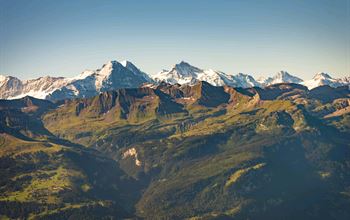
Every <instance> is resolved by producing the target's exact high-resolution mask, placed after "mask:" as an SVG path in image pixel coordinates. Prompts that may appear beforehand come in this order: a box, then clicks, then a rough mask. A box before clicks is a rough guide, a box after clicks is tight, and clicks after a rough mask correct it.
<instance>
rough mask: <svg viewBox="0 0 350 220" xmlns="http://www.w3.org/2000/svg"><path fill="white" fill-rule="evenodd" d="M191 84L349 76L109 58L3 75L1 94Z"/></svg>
mask: <svg viewBox="0 0 350 220" xmlns="http://www.w3.org/2000/svg"><path fill="white" fill-rule="evenodd" d="M163 81H164V82H166V83H170V84H189V85H192V84H194V83H196V82H197V81H206V82H208V83H210V84H211V85H214V86H224V85H227V86H231V87H242V88H249V87H261V88H264V87H266V86H269V85H272V84H276V83H297V84H302V85H305V86H306V87H308V88H309V89H312V88H315V87H318V86H321V85H329V86H331V87H339V86H343V85H349V84H350V77H345V78H343V79H334V78H332V77H331V76H330V75H329V74H326V73H318V74H316V75H315V76H314V77H313V78H312V79H311V80H307V81H303V80H302V79H300V78H298V77H295V76H293V75H291V74H289V73H288V72H285V71H281V72H278V73H277V74H276V75H274V76H273V77H267V78H260V79H258V80H255V79H254V77H253V76H251V75H248V74H243V73H239V74H236V75H232V74H226V73H223V72H221V71H215V70H212V69H209V70H203V69H200V68H198V67H194V66H192V65H190V64H189V63H186V62H184V61H182V62H180V63H179V64H176V65H174V66H173V67H172V68H171V70H163V71H161V72H159V73H157V74H153V75H151V74H147V73H145V72H143V71H141V70H140V69H139V68H137V67H136V66H135V65H134V64H132V63H131V62H129V61H122V62H117V61H109V62H107V63H106V64H104V65H103V66H102V67H101V68H100V69H97V70H86V71H84V72H82V73H81V74H79V75H78V76H76V77H72V78H64V77H50V76H45V77H40V78H38V79H31V80H20V79H18V78H16V77H13V76H2V75H1V76H0V98H1V99H16V98H21V97H24V96H32V97H35V98H40V99H48V100H63V99H67V98H84V97H92V96H95V95H97V94H99V93H101V92H104V91H109V90H115V89H119V88H137V87H139V86H141V85H143V84H155V85H157V84H159V83H160V82H163Z"/></svg>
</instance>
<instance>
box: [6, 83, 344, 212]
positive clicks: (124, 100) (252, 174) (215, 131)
mask: <svg viewBox="0 0 350 220" xmlns="http://www.w3.org/2000/svg"><path fill="white" fill-rule="evenodd" d="M15 102H16V103H15ZM18 102H20V101H18V100H17V101H15V100H14V101H6V102H0V111H1V117H0V119H1V120H0V132H1V136H0V166H1V167H0V172H1V174H2V175H1V176H2V177H3V178H2V180H1V182H0V192H1V197H0V203H1V205H0V215H2V216H3V217H4V218H5V217H8V218H34V219H35V218H39V219H40V218H49V219H54V218H57V219H62V218H72V219H77V218H98V219H100V218H115V219H120V218H144V219H350V211H348V207H349V206H350V171H349V170H350V169H349V168H350V142H349V137H350V113H349V110H348V109H349V103H350V92H349V88H348V87H339V88H336V89H334V88H331V87H319V88H316V89H314V90H311V91H309V90H308V89H307V88H306V87H303V86H300V85H296V84H276V85H272V86H269V87H267V88H265V89H261V88H249V89H242V88H231V87H227V86H225V87H214V86H211V85H210V84H208V83H206V82H198V83H197V84H196V85H194V86H188V85H184V86H180V85H169V84H166V83H162V84H160V85H159V86H158V87H157V88H156V89H152V88H148V87H146V88H135V89H120V90H116V91H110V92H104V93H101V94H100V95H98V96H96V97H93V98H89V99H75V100H66V101H65V102H62V103H50V102H47V103H46V102H43V103H42V102H39V101H37V100H35V99H34V101H31V102H28V101H26V102H24V101H22V102H20V103H22V104H18ZM28 107H30V109H31V110H30V111H28Z"/></svg>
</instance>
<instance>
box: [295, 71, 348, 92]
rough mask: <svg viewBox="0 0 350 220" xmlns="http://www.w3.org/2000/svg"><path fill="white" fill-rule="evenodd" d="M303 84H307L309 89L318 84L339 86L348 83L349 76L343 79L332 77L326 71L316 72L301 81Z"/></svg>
mask: <svg viewBox="0 0 350 220" xmlns="http://www.w3.org/2000/svg"><path fill="white" fill-rule="evenodd" d="M302 84H303V85H305V86H307V87H308V88H309V89H313V88H316V87H318V86H325V85H328V86H331V87H339V86H344V85H349V84H350V78H349V77H345V78H343V79H334V78H332V77H331V76H330V75H329V74H327V73H317V74H316V75H315V76H314V77H313V78H312V79H311V80H307V81H304V82H302Z"/></svg>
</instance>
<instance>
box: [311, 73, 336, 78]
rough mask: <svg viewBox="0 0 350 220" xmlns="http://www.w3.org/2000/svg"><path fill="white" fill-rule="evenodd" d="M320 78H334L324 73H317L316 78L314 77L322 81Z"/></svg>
mask: <svg viewBox="0 0 350 220" xmlns="http://www.w3.org/2000/svg"><path fill="white" fill-rule="evenodd" d="M320 78H324V79H332V77H331V76H330V75H329V74H328V73H324V72H319V73H316V74H315V76H314V77H313V79H320Z"/></svg>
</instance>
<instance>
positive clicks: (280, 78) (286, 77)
mask: <svg viewBox="0 0 350 220" xmlns="http://www.w3.org/2000/svg"><path fill="white" fill-rule="evenodd" d="M301 82H303V80H302V79H300V78H298V77H295V76H292V75H290V74H289V73H288V72H286V71H280V72H278V73H277V74H276V75H275V76H273V77H268V78H265V79H260V80H259V83H260V84H261V85H262V86H269V85H273V84H277V83H301Z"/></svg>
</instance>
